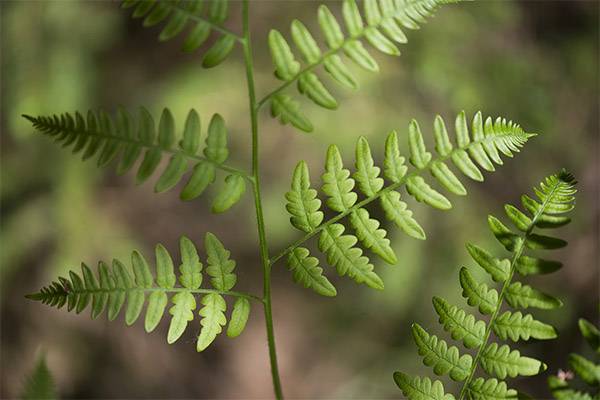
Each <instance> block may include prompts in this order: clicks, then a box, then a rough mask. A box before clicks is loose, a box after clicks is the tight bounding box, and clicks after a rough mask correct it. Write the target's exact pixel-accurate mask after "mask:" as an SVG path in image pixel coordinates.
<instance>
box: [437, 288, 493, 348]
mask: <svg viewBox="0 0 600 400" xmlns="http://www.w3.org/2000/svg"><path fill="white" fill-rule="evenodd" d="M433 306H434V307H435V311H436V312H437V314H438V315H439V316H440V323H441V324H444V330H445V331H446V332H448V331H451V332H452V339H454V340H461V339H463V345H464V346H465V347H466V348H467V349H472V348H475V347H478V346H481V345H482V344H483V339H484V337H485V329H486V326H485V322H483V321H476V320H475V317H474V316H473V315H471V314H466V313H465V312H464V311H463V310H459V309H458V308H457V307H456V306H450V305H449V304H448V303H447V302H446V300H444V299H442V298H441V297H437V296H436V297H434V298H433Z"/></svg>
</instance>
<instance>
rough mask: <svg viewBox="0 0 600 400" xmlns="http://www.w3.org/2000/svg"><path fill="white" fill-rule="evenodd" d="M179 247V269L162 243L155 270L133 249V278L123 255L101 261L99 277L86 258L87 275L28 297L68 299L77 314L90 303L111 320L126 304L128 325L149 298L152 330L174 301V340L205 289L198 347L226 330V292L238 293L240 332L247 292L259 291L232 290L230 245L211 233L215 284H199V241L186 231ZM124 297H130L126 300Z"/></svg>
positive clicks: (55, 302)
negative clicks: (203, 286) (243, 291)
mask: <svg viewBox="0 0 600 400" xmlns="http://www.w3.org/2000/svg"><path fill="white" fill-rule="evenodd" d="M180 252H181V264H180V265H179V268H178V269H179V274H178V275H177V274H176V273H175V269H174V265H175V264H174V263H173V259H172V258H171V255H170V254H169V252H168V251H167V250H166V249H165V248H164V247H163V246H162V245H161V244H158V245H157V246H156V273H155V274H153V273H152V272H151V271H150V268H149V267H148V264H147V262H146V260H145V259H144V257H143V256H142V255H141V254H140V253H139V252H137V251H134V252H133V253H132V255H131V262H132V268H131V269H132V270H133V280H132V277H131V275H130V272H129V270H128V269H127V267H125V265H124V264H123V263H121V262H120V261H119V260H113V263H112V267H109V266H108V265H107V264H105V263H103V262H102V261H101V262H100V263H99V265H98V272H99V277H100V280H99V281H98V279H97V278H96V275H95V274H94V273H93V272H92V270H91V269H90V268H89V267H88V266H87V265H85V264H82V265H81V272H82V275H83V278H82V277H81V276H80V275H79V274H77V273H76V272H74V271H71V272H70V273H69V278H70V279H66V278H63V277H59V278H58V281H56V282H53V283H52V284H51V285H50V286H47V287H44V288H42V289H41V290H40V291H39V292H38V293H35V294H31V295H28V296H26V297H27V298H29V299H32V300H36V301H41V302H42V303H44V304H48V305H50V306H56V307H57V308H61V307H63V306H64V305H67V310H68V311H72V310H75V311H76V312H77V313H78V314H79V313H80V312H82V311H83V310H85V309H86V308H88V307H89V306H90V303H91V316H92V319H95V318H97V317H98V316H100V314H102V312H103V311H104V310H107V314H108V319H109V321H112V320H114V319H115V318H116V317H117V316H118V314H119V313H120V312H121V310H122V309H123V307H125V323H126V324H127V325H131V324H133V323H134V322H135V321H136V320H137V319H138V318H139V316H140V315H141V314H142V309H143V307H144V304H147V306H146V314H145V322H144V325H145V328H146V331H147V332H152V331H153V330H154V329H155V328H156V326H157V325H158V324H159V322H160V321H161V319H162V318H163V316H164V314H165V310H166V308H167V306H168V305H169V302H170V303H172V306H171V307H170V308H169V314H171V322H170V324H169V331H168V334H167V342H168V343H173V342H175V341H176V340H178V339H179V338H180V337H181V336H182V335H183V333H184V331H185V329H186V327H187V325H188V322H190V321H192V320H193V319H194V310H195V309H196V308H197V303H196V296H197V295H198V294H202V296H203V297H202V299H201V301H200V303H201V304H202V307H200V309H199V312H198V315H199V316H201V317H202V319H201V321H200V323H201V325H202V329H201V330H200V335H199V337H198V342H197V349H198V351H202V350H204V349H205V348H206V347H208V345H210V344H211V343H212V342H213V341H214V339H215V338H216V336H217V334H219V333H220V332H221V327H222V326H223V325H225V324H226V323H227V318H226V316H225V313H224V312H225V311H226V308H227V306H226V302H225V298H224V296H225V295H229V296H235V297H236V300H235V302H234V304H233V312H232V314H231V318H230V322H229V327H228V330H227V336H229V337H235V336H237V335H239V334H240V333H241V332H242V331H243V329H244V326H245V325H246V321H247V320H248V317H249V313H250V303H249V301H248V298H254V297H253V296H250V295H245V294H243V293H234V292H231V289H232V288H233V286H234V285H235V282H236V275H235V274H234V273H233V269H234V267H235V261H233V260H231V259H230V258H229V251H227V250H226V249H225V248H224V247H223V245H222V244H221V242H220V241H219V240H218V239H217V238H216V237H215V236H214V235H213V234H211V233H207V235H206V253H207V259H206V263H207V264H208V266H207V268H206V273H207V274H208V275H209V276H210V277H211V279H210V283H211V285H212V287H213V289H201V288H200V287H201V285H202V282H203V274H202V268H203V264H202V262H201V261H200V257H199V255H198V251H197V249H196V247H195V246H194V244H193V243H192V241H191V240H189V239H188V238H187V237H185V236H182V237H181V240H180ZM177 283H179V285H177ZM169 296H170V299H169ZM254 299H257V298H254ZM125 300H127V305H126V306H125Z"/></svg>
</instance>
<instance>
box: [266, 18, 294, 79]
mask: <svg viewBox="0 0 600 400" xmlns="http://www.w3.org/2000/svg"><path fill="white" fill-rule="evenodd" d="M269 49H270V50H271V56H272V58H273V64H275V68H276V69H275V76H276V77H278V78H279V79H282V80H284V81H291V80H292V79H294V77H295V76H296V74H298V72H299V71H300V63H299V62H298V61H296V59H295V58H294V55H293V54H292V51H291V50H290V46H289V44H288V43H287V42H286V40H285V38H284V37H283V36H282V35H281V33H279V32H278V31H277V30H275V29H271V31H269Z"/></svg>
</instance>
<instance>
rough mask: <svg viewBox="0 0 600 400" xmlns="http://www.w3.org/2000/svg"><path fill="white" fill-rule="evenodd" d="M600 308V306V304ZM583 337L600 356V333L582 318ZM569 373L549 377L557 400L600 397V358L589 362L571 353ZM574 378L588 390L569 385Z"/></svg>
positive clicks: (580, 325)
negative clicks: (578, 379) (583, 383)
mask: <svg viewBox="0 0 600 400" xmlns="http://www.w3.org/2000/svg"><path fill="white" fill-rule="evenodd" d="M599 306H600V304H599ZM599 311H600V309H599ZM578 326H579V330H580V331H581V335H582V336H583V338H584V339H585V341H586V342H587V343H588V345H589V347H590V348H591V349H592V350H593V351H594V352H595V353H596V354H600V332H598V328H596V327H595V326H594V325H593V324H592V323H591V322H590V321H588V320H586V319H583V318H580V319H579V321H578ZM567 361H568V363H569V367H570V370H569V371H566V372H565V371H562V370H561V371H559V373H558V374H557V375H552V376H550V377H548V387H549V388H550V390H551V391H552V395H553V396H554V398H555V399H557V400H592V399H598V398H599V397H600V391H599V389H600V388H599V386H600V363H599V362H598V356H596V360H595V361H593V360H589V359H587V358H585V357H583V356H581V355H579V354H577V353H571V354H569V357H568V360H567ZM574 377H578V378H580V380H582V381H583V382H585V384H586V386H587V387H586V388H585V389H582V390H578V389H577V388H575V387H573V386H572V385H571V384H569V382H568V380H570V379H573V378H574Z"/></svg>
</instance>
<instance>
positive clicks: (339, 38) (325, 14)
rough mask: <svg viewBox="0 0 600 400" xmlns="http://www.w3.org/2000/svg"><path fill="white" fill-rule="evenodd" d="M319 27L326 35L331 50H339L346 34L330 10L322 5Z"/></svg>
mask: <svg viewBox="0 0 600 400" xmlns="http://www.w3.org/2000/svg"><path fill="white" fill-rule="evenodd" d="M318 19H319V26H320V27H321V30H322V31H323V35H325V42H326V43H327V46H329V48H330V49H337V48H339V47H340V46H341V45H342V43H343V42H344V34H343V33H342V29H341V28H340V24H338V22H337V20H336V19H335V17H334V16H333V14H332V13H331V11H329V8H327V6H325V5H324V4H322V5H321V6H320V7H319V12H318Z"/></svg>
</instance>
